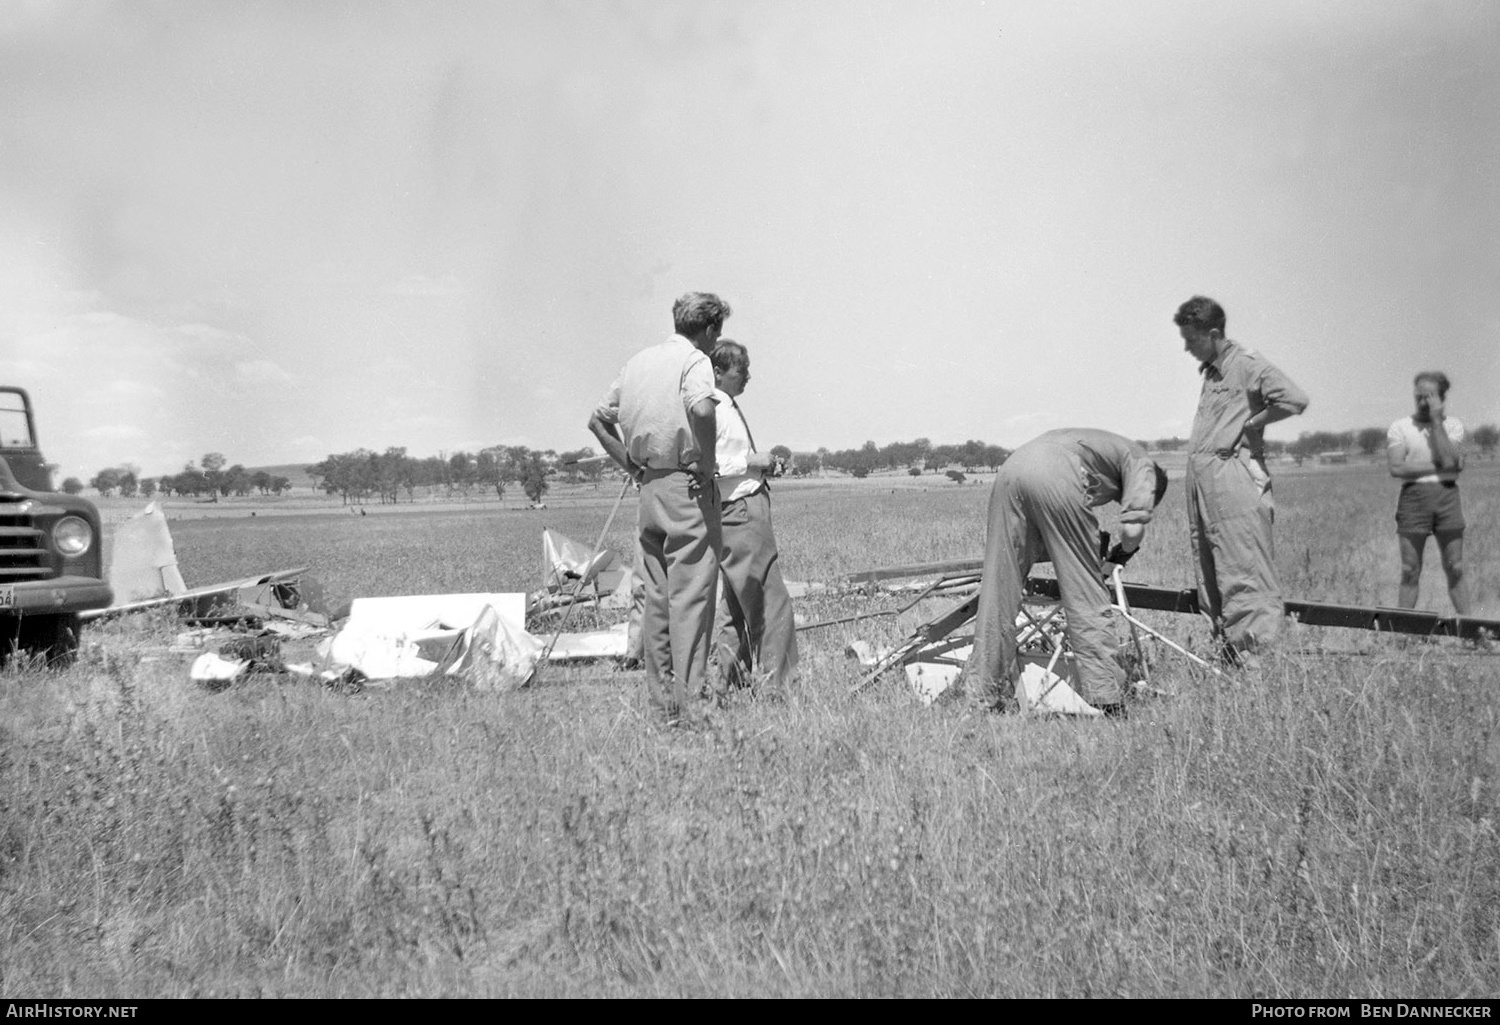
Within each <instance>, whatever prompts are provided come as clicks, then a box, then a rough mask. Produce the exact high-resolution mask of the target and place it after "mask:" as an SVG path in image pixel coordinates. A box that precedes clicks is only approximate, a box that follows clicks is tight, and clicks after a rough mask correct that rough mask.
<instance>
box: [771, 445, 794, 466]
mask: <svg viewBox="0 0 1500 1025" xmlns="http://www.w3.org/2000/svg"><path fill="white" fill-rule="evenodd" d="M771 456H772V458H775V459H779V460H781V467H782V469H783V470H784V471H785V472H786V473H791V472H792V468H793V467H795V466H796V465H797V457H796V456H794V455H792V450H791V449H789V448H787V447H786V446H785V445H772V446H771Z"/></svg>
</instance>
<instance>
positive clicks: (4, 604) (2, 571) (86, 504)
mask: <svg viewBox="0 0 1500 1025" xmlns="http://www.w3.org/2000/svg"><path fill="white" fill-rule="evenodd" d="M103 540H104V533H103V530H102V526H101V523H100V520H99V510H98V509H96V508H95V507H94V504H93V503H92V502H90V501H88V500H87V499H84V498H79V497H77V496H75V495H65V494H61V493H59V492H56V491H54V490H53V489H52V467H51V466H49V465H48V463H47V461H46V460H45V459H44V458H42V452H41V448H40V446H39V445H38V443H37V433H36V418H35V416H34V414H33V412H32V407H31V397H30V396H29V395H27V394H26V391H25V390H24V389H22V388H16V387H12V386H9V385H0V658H6V657H9V656H10V655H11V654H12V653H14V652H15V651H16V650H17V649H21V650H24V651H27V652H30V653H34V654H37V655H41V656H42V657H44V658H46V659H47V660H49V661H66V660H68V659H70V658H71V657H72V655H73V654H74V653H75V652H76V651H77V649H78V634H79V630H80V622H79V617H78V614H79V613H80V612H84V611H86V610H89V609H101V608H106V607H108V605H109V604H110V602H111V601H112V599H113V595H112V594H111V592H110V589H109V584H108V583H106V582H105V580H104V572H103V563H104V558H103Z"/></svg>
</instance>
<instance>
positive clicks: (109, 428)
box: [78, 424, 146, 442]
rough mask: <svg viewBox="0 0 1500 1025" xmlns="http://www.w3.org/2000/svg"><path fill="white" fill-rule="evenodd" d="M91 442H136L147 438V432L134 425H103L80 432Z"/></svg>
mask: <svg viewBox="0 0 1500 1025" xmlns="http://www.w3.org/2000/svg"><path fill="white" fill-rule="evenodd" d="M78 433H79V435H81V436H82V437H84V438H86V439H88V440H89V441H104V442H110V441H136V440H138V439H140V438H144V437H146V432H145V431H143V430H141V429H140V428H139V427H136V426H135V425H134V424H101V425H99V426H97V427H86V428H84V429H83V430H81V431H79V432H78Z"/></svg>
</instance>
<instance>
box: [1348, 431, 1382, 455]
mask: <svg viewBox="0 0 1500 1025" xmlns="http://www.w3.org/2000/svg"><path fill="white" fill-rule="evenodd" d="M1385 433H1386V432H1385V428H1384V427H1366V428H1363V429H1362V430H1361V431H1360V432H1359V433H1358V434H1356V435H1355V436H1354V443H1355V444H1356V445H1358V446H1359V450H1360V452H1361V453H1362V454H1364V455H1367V456H1373V455H1374V454H1375V453H1376V452H1379V451H1380V450H1381V449H1382V448H1384V447H1385Z"/></svg>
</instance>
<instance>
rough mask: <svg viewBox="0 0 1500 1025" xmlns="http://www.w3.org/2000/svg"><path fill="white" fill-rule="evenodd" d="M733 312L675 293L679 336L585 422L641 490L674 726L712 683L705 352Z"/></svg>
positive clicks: (651, 621)
mask: <svg viewBox="0 0 1500 1025" xmlns="http://www.w3.org/2000/svg"><path fill="white" fill-rule="evenodd" d="M730 312H731V310H730V307H729V304H728V303H726V302H724V301H723V300H722V299H720V298H719V297H718V296H716V295H713V294H712V293H707V292H689V293H688V294H687V295H684V296H683V297H682V298H680V299H678V300H677V302H676V303H675V304H674V305H673V307H672V319H673V325H674V327H675V328H676V333H675V334H674V335H673V336H672V337H671V338H669V339H667V340H666V341H665V342H662V343H661V344H660V345H655V346H652V347H651V348H649V349H645V350H643V351H641V352H639V353H637V354H636V355H635V356H633V357H631V358H630V360H629V361H628V362H626V364H625V366H624V368H623V369H622V370H621V371H620V376H619V378H618V379H617V380H616V381H615V382H614V383H613V384H612V385H610V388H609V391H608V392H606V393H605V396H604V400H603V402H601V403H600V405H599V407H598V408H597V409H596V410H595V411H594V415H593V416H592V417H590V419H589V430H590V431H592V432H593V434H594V437H596V438H597V439H598V440H599V443H600V444H601V445H602V446H603V447H604V450H605V451H606V452H607V453H609V455H610V457H611V458H613V459H614V461H615V462H616V463H618V464H619V465H620V466H621V467H622V468H623V469H624V470H625V471H626V472H627V473H629V474H630V475H631V476H632V477H633V478H634V479H635V480H636V481H638V482H639V483H640V486H641V490H640V504H639V512H638V515H637V530H638V536H639V541H640V548H641V563H642V566H643V568H644V570H645V576H646V605H645V609H644V611H643V613H642V621H641V631H642V635H643V646H644V655H645V664H646V693H647V699H648V701H649V703H650V704H651V706H652V708H653V709H654V710H655V711H656V712H657V713H658V714H659V715H660V716H661V717H662V719H663V721H664V722H665V723H667V724H668V725H674V726H675V725H690V724H692V723H693V722H694V721H695V717H694V713H693V711H692V702H693V700H694V699H695V698H696V697H698V696H699V694H700V693H702V692H704V691H705V690H706V689H707V688H708V684H709V680H708V655H709V647H710V643H711V635H712V631H713V615H714V590H715V585H716V582H717V580H718V575H719V548H720V546H721V544H722V536H721V533H720V526H719V498H718V491H717V488H716V487H715V485H714V471H715V466H716V451H715V432H716V413H715V406H716V403H715V400H714V395H713V393H714V374H713V368H712V366H711V365H710V364H709V361H708V356H707V353H708V352H710V351H712V349H713V347H714V343H715V342H717V341H718V340H719V333H720V331H721V330H722V329H723V325H724V320H725V318H726V317H728V316H729V315H730ZM622 435H623V436H622Z"/></svg>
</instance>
